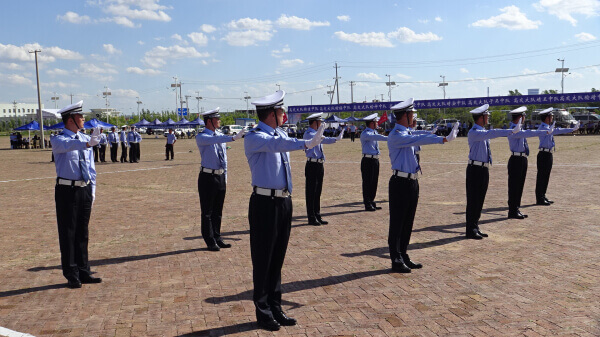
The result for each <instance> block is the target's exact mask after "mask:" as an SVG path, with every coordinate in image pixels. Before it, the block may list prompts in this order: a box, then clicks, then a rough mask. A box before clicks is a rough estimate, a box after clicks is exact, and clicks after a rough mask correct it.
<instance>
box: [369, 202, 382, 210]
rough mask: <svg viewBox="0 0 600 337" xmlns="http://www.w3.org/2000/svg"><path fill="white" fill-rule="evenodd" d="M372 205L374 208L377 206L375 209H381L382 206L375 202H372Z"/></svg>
mask: <svg viewBox="0 0 600 337" xmlns="http://www.w3.org/2000/svg"><path fill="white" fill-rule="evenodd" d="M371 206H373V208H375V209H381V207H380V206H377V205H375V203H372V204H371Z"/></svg>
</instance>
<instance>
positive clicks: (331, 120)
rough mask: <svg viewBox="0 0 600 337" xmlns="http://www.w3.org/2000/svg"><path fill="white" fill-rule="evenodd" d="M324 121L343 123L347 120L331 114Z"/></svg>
mask: <svg viewBox="0 0 600 337" xmlns="http://www.w3.org/2000/svg"><path fill="white" fill-rule="evenodd" d="M324 122H325V123H343V122H345V121H344V120H343V119H341V118H339V117H338V116H336V115H331V116H329V117H327V118H325V120H324Z"/></svg>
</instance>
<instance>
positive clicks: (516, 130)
mask: <svg viewBox="0 0 600 337" xmlns="http://www.w3.org/2000/svg"><path fill="white" fill-rule="evenodd" d="M520 131H521V119H519V122H518V123H517V125H516V126H515V127H514V128H513V129H512V133H519V132H520Z"/></svg>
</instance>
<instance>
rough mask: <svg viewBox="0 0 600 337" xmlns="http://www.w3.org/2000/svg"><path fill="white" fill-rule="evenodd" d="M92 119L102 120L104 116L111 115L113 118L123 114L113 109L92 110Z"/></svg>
mask: <svg viewBox="0 0 600 337" xmlns="http://www.w3.org/2000/svg"><path fill="white" fill-rule="evenodd" d="M90 111H91V113H90V114H91V116H92V117H91V118H100V117H101V116H103V115H109V116H111V117H116V116H118V115H119V114H120V113H121V112H120V111H118V110H117V109H113V108H101V109H90Z"/></svg>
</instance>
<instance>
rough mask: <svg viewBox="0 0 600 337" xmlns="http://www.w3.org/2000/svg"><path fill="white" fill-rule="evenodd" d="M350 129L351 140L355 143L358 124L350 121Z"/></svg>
mask: <svg viewBox="0 0 600 337" xmlns="http://www.w3.org/2000/svg"><path fill="white" fill-rule="evenodd" d="M348 129H349V130H348V131H349V132H350V141H351V142H353V143H354V138H356V125H354V123H350V126H349V127H348Z"/></svg>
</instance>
